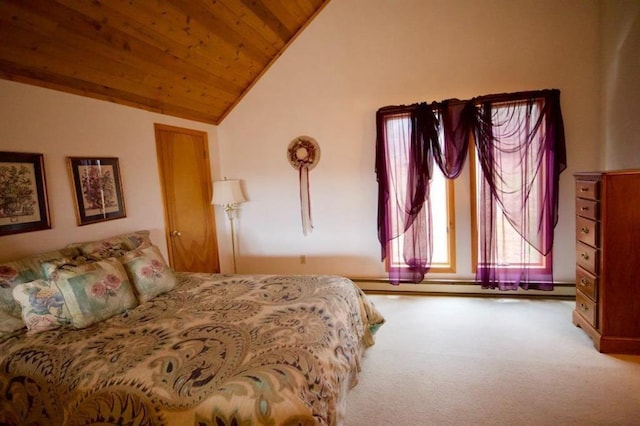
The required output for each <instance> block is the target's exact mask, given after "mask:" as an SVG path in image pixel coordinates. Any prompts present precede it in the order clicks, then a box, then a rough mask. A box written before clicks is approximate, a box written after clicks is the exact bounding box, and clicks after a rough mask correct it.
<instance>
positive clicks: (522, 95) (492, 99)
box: [378, 89, 560, 114]
mask: <svg viewBox="0 0 640 426" xmlns="http://www.w3.org/2000/svg"><path fill="white" fill-rule="evenodd" d="M559 93H560V90H558V89H543V90H532V91H526V92H514V93H497V94H492V95H483V96H476V97H475V98H471V99H468V100H460V99H456V98H452V99H445V100H444V101H440V102H436V101H433V102H431V103H430V104H428V105H431V106H432V107H435V108H437V109H440V108H442V107H443V106H444V105H459V104H466V103H468V102H473V103H474V104H475V105H476V106H480V105H482V104H485V103H487V102H489V103H501V102H510V101H519V100H523V99H529V98H536V97H545V96H549V95H556V96H557V95H558V94H559ZM423 104H426V102H421V103H415V104H411V105H390V106H386V107H382V108H380V109H378V112H379V113H385V114H388V113H391V114H393V113H400V112H411V111H413V110H414V109H416V108H418V107H419V106H420V105H423Z"/></svg>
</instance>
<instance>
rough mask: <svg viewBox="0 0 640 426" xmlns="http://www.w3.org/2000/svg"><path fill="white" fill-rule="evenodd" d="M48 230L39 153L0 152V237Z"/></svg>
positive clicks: (45, 192)
mask: <svg viewBox="0 0 640 426" xmlns="http://www.w3.org/2000/svg"><path fill="white" fill-rule="evenodd" d="M44 229H51V219H50V216H49V202H48V200H47V182H46V176H45V171H44V156H43V155H42V154H35V153H25V152H7V151H2V152H0V236H3V235H11V234H19V233H22V232H32V231H41V230H44Z"/></svg>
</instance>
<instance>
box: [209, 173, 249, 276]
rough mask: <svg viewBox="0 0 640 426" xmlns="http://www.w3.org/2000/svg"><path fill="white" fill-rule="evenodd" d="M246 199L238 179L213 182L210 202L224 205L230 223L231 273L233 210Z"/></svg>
mask: <svg viewBox="0 0 640 426" xmlns="http://www.w3.org/2000/svg"><path fill="white" fill-rule="evenodd" d="M245 201H247V199H246V198H245V196H244V194H243V193H242V187H241V186H240V181H239V180H235V179H229V180H227V179H225V180H220V181H217V182H213V198H212V199H211V204H216V205H219V206H223V207H224V211H225V213H226V214H227V217H228V218H229V222H230V224H231V251H232V252H233V273H234V274H235V273H236V272H237V269H236V234H235V230H234V226H233V220H234V218H235V217H234V216H235V210H236V209H237V208H238V204H240V203H243V202H245Z"/></svg>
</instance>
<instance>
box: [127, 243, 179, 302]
mask: <svg viewBox="0 0 640 426" xmlns="http://www.w3.org/2000/svg"><path fill="white" fill-rule="evenodd" d="M120 262H122V264H123V265H124V267H125V269H126V270H127V273H128V274H129V277H130V278H131V281H133V285H134V286H135V288H136V290H137V293H138V300H139V301H140V303H144V302H146V301H149V300H151V299H153V298H154V297H156V296H157V295H159V294H162V293H164V292H167V291H169V290H171V289H172V288H174V287H175V285H176V276H175V274H174V273H173V270H172V269H171V268H170V267H169V265H167V262H165V260H164V258H163V257H162V253H160V250H159V249H158V247H156V246H154V245H151V246H148V247H144V248H141V249H138V250H133V251H130V252H129V253H127V254H126V255H124V256H123V257H121V258H120Z"/></svg>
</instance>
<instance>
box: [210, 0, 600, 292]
mask: <svg viewBox="0 0 640 426" xmlns="http://www.w3.org/2000/svg"><path fill="white" fill-rule="evenodd" d="M598 23H599V22H598V2H597V1H596V0H588V1H585V0H567V1H562V2H558V1H556V0H515V1H514V0H483V1H475V0H456V1H441V0H332V1H331V2H330V3H329V4H328V5H327V6H326V7H325V9H324V10H323V11H322V12H321V13H320V14H319V15H318V17H317V18H316V19H315V20H314V21H313V22H312V24H311V25H310V26H309V27H308V28H307V29H306V30H305V32H304V33H302V35H301V36H299V37H298V38H297V39H296V40H295V42H294V43H293V44H292V45H291V46H290V47H289V48H288V49H287V50H286V51H285V53H284V54H283V55H282V56H281V57H280V59H279V60H278V61H277V62H276V63H275V64H274V65H273V66H272V67H271V68H270V69H269V71H268V72H267V73H266V74H265V75H264V76H263V77H262V79H261V80H260V81H259V82H258V83H257V84H256V85H255V86H254V87H253V89H252V90H251V92H249V94H248V95H247V96H245V98H244V99H243V100H242V102H241V103H240V104H239V105H238V106H236V108H235V109H234V110H233V111H232V113H231V114H230V115H229V116H227V118H226V119H225V120H224V121H223V122H222V123H221V125H220V126H219V129H218V135H219V142H220V155H221V159H222V163H221V165H222V171H221V172H222V174H223V175H227V176H229V177H233V178H240V179H243V180H244V181H245V185H246V192H247V195H248V197H249V199H250V202H248V203H246V204H243V205H242V208H241V212H240V218H239V221H238V233H239V238H240V241H239V259H238V269H239V271H240V272H283V273H297V272H300V273H335V274H343V275H348V276H358V277H383V276H385V272H384V267H383V264H382V263H381V262H380V260H379V256H380V254H379V253H380V248H379V244H378V240H377V236H376V235H377V234H376V232H377V231H376V215H377V213H376V201H377V200H376V199H377V183H376V177H375V174H374V145H375V112H376V110H377V109H378V108H380V107H382V106H385V105H393V104H410V103H413V102H420V101H432V100H438V101H439V100H443V99H445V98H453V97H456V98H461V99H466V98H470V97H473V96H477V95H485V94H491V93H501V92H515V91H523V90H537V89H545V88H558V89H560V90H561V92H562V95H561V100H562V108H563V113H564V120H565V130H566V136H567V151H568V154H567V155H568V159H569V160H568V161H569V167H568V170H566V171H565V172H564V174H563V176H562V179H561V205H560V222H559V224H558V228H557V232H556V236H557V237H556V244H555V256H556V257H555V262H554V263H555V272H556V273H555V276H556V279H558V280H573V279H574V275H575V271H574V269H575V266H574V265H575V255H574V235H575V234H574V203H573V194H574V189H573V177H572V172H575V171H578V170H585V169H589V170H590V169H596V168H599V166H600V130H601V129H600V108H599V101H600V92H599V90H600V86H599V57H598V55H599V51H598V46H599V41H598ZM299 135H310V136H313V137H315V138H316V139H317V140H318V142H319V144H320V147H321V150H322V159H321V161H320V163H319V164H318V166H317V167H316V168H315V169H314V170H313V171H312V172H311V197H312V212H313V221H314V225H315V229H314V231H313V233H312V234H311V235H309V236H306V237H305V236H303V234H302V229H301V224H300V210H299V201H298V177H297V173H296V171H295V170H294V169H293V168H292V167H291V166H290V165H289V164H288V162H287V160H286V156H285V153H286V148H287V145H288V144H289V142H290V141H291V140H292V139H293V138H295V137H296V136H299ZM469 215H470V213H469V200H468V173H464V174H463V177H462V178H461V179H460V180H459V181H457V182H456V226H457V260H458V264H457V273H456V274H455V275H454V276H455V277H456V278H463V277H472V276H473V274H472V272H471V265H470V232H469V220H470V219H469ZM221 248H222V247H221ZM301 255H305V256H306V264H301V263H300V256H301Z"/></svg>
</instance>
